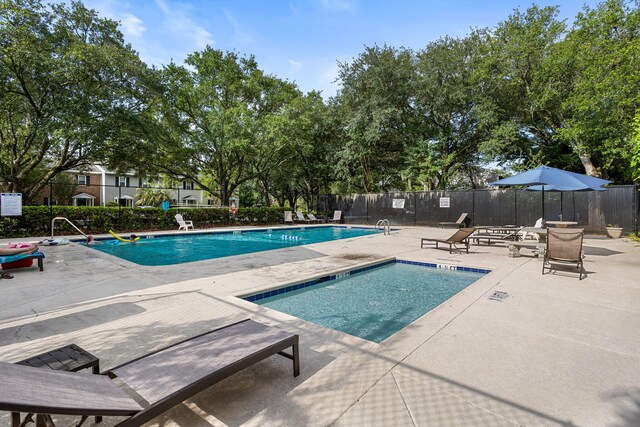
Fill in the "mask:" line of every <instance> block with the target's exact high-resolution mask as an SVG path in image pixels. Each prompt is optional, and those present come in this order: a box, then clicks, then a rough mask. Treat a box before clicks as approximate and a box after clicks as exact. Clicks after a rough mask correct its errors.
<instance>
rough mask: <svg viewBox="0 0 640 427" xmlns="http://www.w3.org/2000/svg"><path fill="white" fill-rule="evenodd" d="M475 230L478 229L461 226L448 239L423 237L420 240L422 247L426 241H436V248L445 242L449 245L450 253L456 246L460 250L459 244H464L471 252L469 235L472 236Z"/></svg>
mask: <svg viewBox="0 0 640 427" xmlns="http://www.w3.org/2000/svg"><path fill="white" fill-rule="evenodd" d="M474 231H476V229H475V228H473V227H471V228H461V229H460V230H458V231H456V232H455V233H453V236H451V237H449V238H448V239H430V238H426V237H423V238H422V239H421V240H420V247H421V248H424V244H425V243H435V244H436V249H438V244H439V243H444V244H446V245H449V253H451V252H452V251H453V248H454V247H455V248H456V249H457V250H460V248H458V246H457V245H458V244H463V245H464V246H465V247H466V249H467V253H469V236H471V234H473V232H474Z"/></svg>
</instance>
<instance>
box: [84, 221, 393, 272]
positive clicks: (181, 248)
mask: <svg viewBox="0 0 640 427" xmlns="http://www.w3.org/2000/svg"><path fill="white" fill-rule="evenodd" d="M379 233H381V232H380V231H377V230H374V229H372V228H363V227H338V226H328V227H297V228H284V229H282V228H281V229H267V230H243V231H242V232H241V231H225V232H212V233H189V234H177V235H175V234H174V235H161V236H157V235H156V236H153V235H150V236H143V237H142V238H141V239H140V240H138V241H137V242H135V243H128V242H127V243H123V242H118V241H117V240H115V239H106V240H99V241H98V242H97V244H95V245H91V246H89V247H90V248H93V249H96V250H98V251H100V252H105V253H108V254H111V255H114V256H117V257H119V258H123V259H125V260H127V261H131V262H134V263H136V264H140V265H173V264H182V263H185V262H192V261H202V260H206V259H213V258H222V257H226V256H231V255H242V254H249V253H253V252H262V251H268V250H272V249H282V248H287V247H291V246H300V245H307V244H311V243H320V242H328V241H330V240H338V239H348V238H351V237H360V236H368V235H372V234H379Z"/></svg>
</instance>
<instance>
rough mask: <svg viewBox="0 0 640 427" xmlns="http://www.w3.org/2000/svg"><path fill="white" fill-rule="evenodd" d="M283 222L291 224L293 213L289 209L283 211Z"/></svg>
mask: <svg viewBox="0 0 640 427" xmlns="http://www.w3.org/2000/svg"><path fill="white" fill-rule="evenodd" d="M284 223H285V224H287V223H291V224H293V213H292V212H291V211H284Z"/></svg>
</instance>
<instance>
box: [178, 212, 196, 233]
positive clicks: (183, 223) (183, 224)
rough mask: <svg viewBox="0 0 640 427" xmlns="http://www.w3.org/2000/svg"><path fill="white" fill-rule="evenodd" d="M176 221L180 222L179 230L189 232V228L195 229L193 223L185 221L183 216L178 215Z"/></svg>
mask: <svg viewBox="0 0 640 427" xmlns="http://www.w3.org/2000/svg"><path fill="white" fill-rule="evenodd" d="M176 221H178V225H179V227H178V230H182V229H184V230H185V231H187V230H188V229H189V227H191V228H193V221H185V220H184V218H182V215H181V214H176Z"/></svg>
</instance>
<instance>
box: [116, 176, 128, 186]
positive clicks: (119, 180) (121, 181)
mask: <svg viewBox="0 0 640 427" xmlns="http://www.w3.org/2000/svg"><path fill="white" fill-rule="evenodd" d="M128 186H129V177H126V176H117V177H116V187H128Z"/></svg>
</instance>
